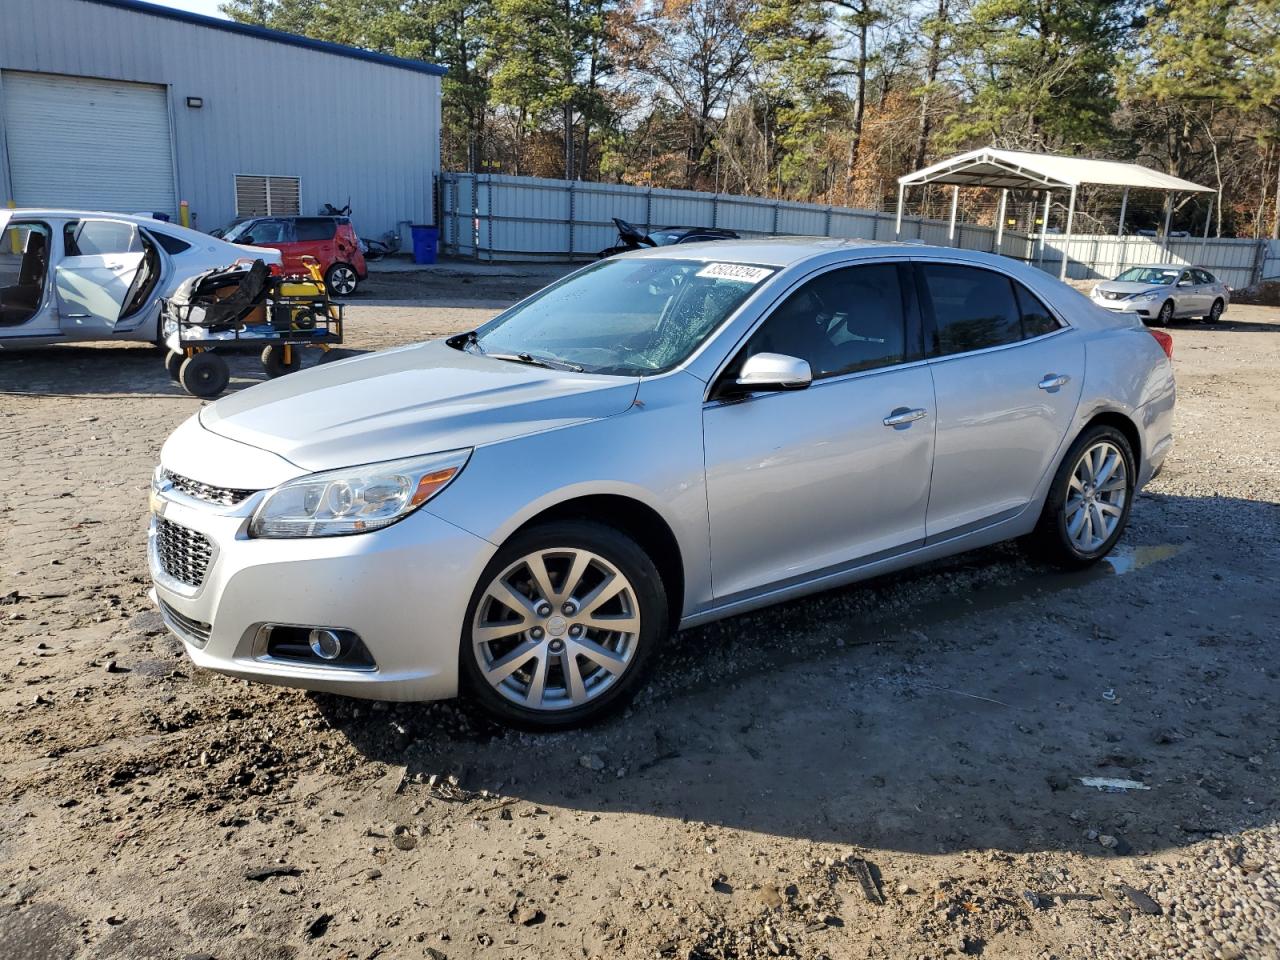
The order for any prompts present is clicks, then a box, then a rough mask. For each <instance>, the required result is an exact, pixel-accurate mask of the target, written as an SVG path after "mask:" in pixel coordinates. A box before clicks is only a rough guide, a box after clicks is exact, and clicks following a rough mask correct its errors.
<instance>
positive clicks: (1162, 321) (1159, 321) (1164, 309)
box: [1151, 300, 1173, 327]
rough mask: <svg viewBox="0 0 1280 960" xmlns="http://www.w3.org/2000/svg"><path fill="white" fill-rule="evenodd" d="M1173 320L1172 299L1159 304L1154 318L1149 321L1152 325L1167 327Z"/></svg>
mask: <svg viewBox="0 0 1280 960" xmlns="http://www.w3.org/2000/svg"><path fill="white" fill-rule="evenodd" d="M1172 322H1173V301H1172V300H1166V301H1165V302H1164V303H1162V304H1160V310H1159V312H1158V313H1156V316H1155V319H1154V320H1152V321H1151V325H1152V326H1153V327H1167V326H1168V325H1169V324H1171V323H1172Z"/></svg>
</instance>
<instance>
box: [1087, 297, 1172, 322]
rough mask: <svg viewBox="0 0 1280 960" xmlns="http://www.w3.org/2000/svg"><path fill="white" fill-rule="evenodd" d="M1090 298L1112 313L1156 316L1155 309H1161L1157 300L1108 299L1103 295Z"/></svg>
mask: <svg viewBox="0 0 1280 960" xmlns="http://www.w3.org/2000/svg"><path fill="white" fill-rule="evenodd" d="M1089 299H1090V300H1092V301H1093V302H1094V303H1095V304H1096V305H1097V306H1099V307H1101V308H1102V309H1103V310H1110V311H1111V312H1112V313H1131V314H1133V315H1134V316H1138V317H1154V316H1155V311H1156V310H1158V309H1159V306H1158V303H1157V301H1155V300H1143V301H1134V300H1127V299H1126V300H1106V299H1103V298H1102V297H1090V298H1089Z"/></svg>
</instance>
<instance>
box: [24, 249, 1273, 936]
mask: <svg viewBox="0 0 1280 960" xmlns="http://www.w3.org/2000/svg"><path fill="white" fill-rule="evenodd" d="M544 280H545V278H543V277H541V276H536V277H535V276H527V277H521V276H510V275H508V276H502V277H485V276H483V275H479V274H476V273H474V272H471V273H468V274H466V275H456V274H455V275H437V276H432V275H419V274H409V275H404V274H397V275H394V276H387V277H375V279H374V280H373V281H372V282H371V283H370V285H369V287H368V289H367V290H366V291H364V292H363V293H362V295H361V296H360V297H358V298H357V299H356V300H355V301H353V305H352V306H351V308H350V314H349V317H350V324H349V330H350V343H349V347H350V348H351V349H378V348H381V347H386V346H390V345H393V344H398V343H404V342H408V341H412V340H417V339H423V338H427V337H431V336H436V335H439V334H442V333H446V332H450V331H456V330H460V329H466V328H469V327H471V326H474V325H475V324H476V323H477V322H479V321H480V320H482V319H484V318H485V317H487V316H490V315H491V314H492V313H493V312H495V310H496V309H498V308H500V307H501V306H502V305H504V304H505V303H508V302H510V301H511V300H512V299H514V298H515V297H518V296H520V295H522V294H523V293H525V292H528V291H529V290H530V289H531V288H532V287H533V286H536V284H537V283H538V282H541V281H544ZM1173 335H1174V338H1175V341H1176V358H1177V364H1178V377H1179V386H1180V397H1179V411H1178V427H1177V430H1178V443H1177V446H1176V448H1175V451H1174V453H1173V455H1172V457H1171V458H1170V460H1169V463H1168V465H1167V467H1166V469H1165V471H1164V473H1163V474H1162V475H1161V476H1160V477H1159V478H1157V479H1156V481H1155V482H1154V483H1153V484H1152V485H1151V487H1150V488H1149V490H1148V491H1147V492H1146V493H1145V494H1144V495H1143V496H1142V497H1141V498H1140V500H1139V501H1138V503H1137V505H1136V507H1135V510H1134V515H1133V521H1132V524H1131V526H1130V529H1129V531H1128V533H1127V534H1126V537H1125V541H1124V544H1123V549H1122V550H1120V551H1118V553H1117V555H1116V556H1115V558H1113V561H1112V562H1111V563H1108V564H1105V565H1102V566H1100V567H1099V568H1098V569H1096V570H1094V571H1091V572H1088V573H1084V574H1077V575H1069V576H1068V575H1062V574H1057V573H1053V572H1050V571H1048V570H1045V569H1042V568H1039V567H1036V566H1035V565H1033V564H1032V563H1031V562H1030V561H1028V560H1027V559H1026V558H1025V557H1024V556H1023V555H1022V554H1021V553H1020V551H1019V550H1018V549H1017V548H1016V547H1014V546H1008V545H1006V546H1001V547H997V548H993V549H990V550H984V551H981V552H979V553H977V554H973V555H969V556H965V557H961V558H955V559H952V560H948V561H945V562H942V563H938V564H933V565H931V566H929V567H927V568H924V569H921V570H916V571H912V572H910V573H906V574H902V575H897V576H893V577H887V578H882V579H879V580H875V581H872V582H870V583H867V584H862V585H858V586H855V587H852V588H848V589H844V590H839V591H833V592H830V593H826V594H823V595H820V596H817V597H813V598H810V599H806V600H803V601H798V602H793V603H790V604H786V605H783V606H780V607H777V608H774V609H771V610H767V611H763V612H761V613H758V614H753V615H750V616H745V617H738V618H735V619H732V620H728V621H724V622H722V623H719V624H715V625H712V626H709V627H706V628H702V629H698V630H692V631H686V632H685V633H683V634H681V635H679V636H677V637H675V638H673V639H672V640H671V641H670V643H669V645H668V647H667V648H666V649H665V650H664V651H663V654H662V657H661V659H660V662H659V664H658V667H657V671H656V676H655V678H654V682H653V683H652V684H651V686H650V687H649V688H648V689H647V690H646V691H645V692H644V693H643V694H642V695H641V697H640V698H639V699H638V700H637V702H636V703H635V705H634V706H633V707H632V708H631V710H629V711H628V713H627V714H626V715H625V716H624V717H622V718H619V719H617V720H615V721H613V722H611V723H608V724H606V725H604V726H601V727H598V728H595V729H593V730H589V731H584V732H574V733H564V734H556V735H551V736H532V735H528V734H522V733H515V732H511V731H506V730H501V729H495V728H493V727H492V726H491V725H489V724H488V723H487V722H486V721H485V720H484V719H483V718H482V717H480V716H478V715H477V714H475V713H474V711H473V710H471V709H470V708H469V707H468V706H467V705H466V704H430V705H413V704H408V705H406V704H401V705H392V704H380V703H367V702H356V701H349V700H343V699H340V698H336V697H326V696H316V695H308V694H305V693H301V692H297V691H290V690H283V689H276V688H270V687H263V686H253V685H249V684H245V683H242V682H240V681H234V680H230V679H226V678H222V677H218V676H214V675H210V674H206V673H202V672H199V671H196V670H195V669H194V668H193V667H192V666H191V665H190V664H189V663H188V662H187V661H186V660H185V659H184V657H183V655H182V653H181V649H180V646H179V644H178V643H177V642H176V641H174V640H172V639H171V638H169V637H168V636H166V635H165V633H164V631H163V630H162V628H161V626H160V624H159V621H158V619H157V617H156V616H155V614H154V613H153V612H152V611H151V610H150V608H149V605H148V603H147V600H146V597H145V592H146V587H147V577H146V565H145V558H144V556H143V547H144V543H145V511H146V488H147V483H148V479H149V476H150V472H151V469H152V466H153V465H154V463H155V460H156V455H157V452H158V450H159V447H160V444H161V442H162V441H163V439H164V437H165V436H166V434H167V433H168V432H169V431H170V430H171V429H172V428H173V427H174V426H176V425H177V424H178V423H179V422H180V421H181V420H182V419H183V418H185V417H187V416H188V415H190V413H191V412H192V411H194V410H195V409H197V407H198V406H199V401H197V400H194V399H193V398H191V397H188V396H186V395H185V394H183V393H182V392H181V391H180V390H178V389H177V388H175V387H174V386H173V385H172V384H171V383H170V382H169V380H168V379H167V377H166V376H165V374H164V370H163V368H162V366H161V363H160V360H159V357H158V356H157V355H155V354H154V353H152V352H150V351H148V350H146V349H143V348H140V347H112V346H103V347H96V346H95V347H80V348H75V347H61V348H56V349H50V350H46V351H41V352H32V353H28V354H0V450H2V451H3V457H2V458H0V471H3V472H2V473H0V479H2V480H3V485H2V486H0V490H2V491H3V493H4V496H3V498H0V719H2V722H0V945H3V948H2V949H0V957H3V958H4V960H19V958H62V957H77V958H95V960H96V958H111V957H122V958H147V960H151V958H162V957H163V958H167V957H174V958H183V957H192V956H200V957H215V958H218V960H253V958H272V960H277V958H278V960H289V958H310V957H333V958H362V960H372V958H374V957H386V958H422V957H426V958H432V960H440V958H441V957H447V958H454V960H457V958H471V957H476V958H524V957H529V958H533V957H539V958H541V957H581V958H591V957H601V958H608V957H645V958H650V957H659V958H660V957H677V958H689V960H711V958H720V960H728V958H748V957H773V956H787V957H804V958H821V957H828V958H832V960H842V958H886V957H887V958H895V960H896V958H905V960H917V958H936V957H943V956H960V955H978V954H981V955H984V956H990V957H1029V958H1051V957H1052V958H1068V957H1071V958H1075V957H1079V958H1108V960H1110V958H1127V957H1133V958H1146V957H1157V956H1159V957H1168V958H1178V960H1181V958H1184V957H1215V958H1223V960H1225V958H1229V957H1237V958H1248V960H1253V958H1269V960H1276V958H1280V868H1278V866H1277V864H1280V825H1278V824H1280V789H1278V787H1280V767H1278V764H1277V761H1278V760H1280V725H1278V724H1277V721H1276V718H1277V717H1278V716H1280V683H1278V681H1280V666H1278V665H1277V660H1276V644H1277V638H1278V637H1280V591H1278V590H1277V574H1276V569H1277V560H1280V536H1278V534H1280V508H1278V507H1277V503H1276V501H1277V492H1278V491H1280V416H1278V413H1280V409H1278V408H1280V388H1278V387H1277V385H1276V382H1275V374H1274V371H1275V370H1276V369H1277V364H1278V363H1280V311H1277V310H1276V309H1275V308H1267V307H1233V308H1232V310H1231V311H1230V312H1229V313H1228V315H1227V318H1226V321H1225V322H1224V323H1223V324H1221V325H1220V326H1219V327H1216V328H1209V327H1205V326H1201V325H1197V324H1191V325H1185V326H1179V327H1175V328H1174V330H1173ZM235 370H236V379H235V381H234V383H233V388H240V387H243V386H245V385H247V384H250V383H252V382H254V381H255V380H256V379H258V378H260V377H261V373H260V371H259V370H258V369H257V366H256V363H255V362H252V360H251V358H248V357H245V358H243V359H241V360H238V361H237V362H236V364H235ZM1088 777H1105V778H1119V779H1123V780H1132V781H1136V782H1138V783H1139V784H1141V786H1142V787H1143V788H1145V789H1137V788H1134V789H1127V790H1121V789H1111V790H1100V789H1098V788H1095V787H1090V786H1087V785H1086V784H1084V783H1082V782H1081V778H1088Z"/></svg>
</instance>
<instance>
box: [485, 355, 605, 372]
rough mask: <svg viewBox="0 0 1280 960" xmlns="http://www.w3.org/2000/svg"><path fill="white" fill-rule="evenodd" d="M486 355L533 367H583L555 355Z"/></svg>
mask: <svg viewBox="0 0 1280 960" xmlns="http://www.w3.org/2000/svg"><path fill="white" fill-rule="evenodd" d="M485 356H486V357H491V358H492V359H494V360H509V361H510V362H511V363H524V364H528V365H529V366H531V367H545V368H546V369H548V370H571V371H572V372H574V373H582V372H583V369H584V368H583V367H580V366H578V365H577V364H576V363H570V362H569V361H568V360H557V359H555V358H554V357H535V356H534V355H533V354H531V353H486V354H485Z"/></svg>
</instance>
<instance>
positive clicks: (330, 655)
mask: <svg viewBox="0 0 1280 960" xmlns="http://www.w3.org/2000/svg"><path fill="white" fill-rule="evenodd" d="M309 639H310V641H311V652H312V653H314V654H315V655H316V656H317V657H319V658H320V659H321V660H337V659H338V658H339V657H340V656H342V637H340V636H338V634H337V633H336V632H334V631H333V630H312V631H311V636H310V637H309Z"/></svg>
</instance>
